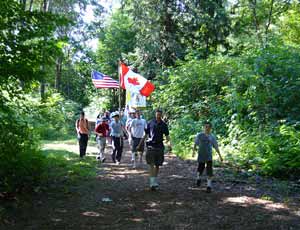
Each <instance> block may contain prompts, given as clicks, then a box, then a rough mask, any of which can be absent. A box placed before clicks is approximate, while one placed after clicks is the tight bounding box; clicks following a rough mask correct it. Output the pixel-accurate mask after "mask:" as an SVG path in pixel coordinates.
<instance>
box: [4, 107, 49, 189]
mask: <svg viewBox="0 0 300 230" xmlns="http://www.w3.org/2000/svg"><path fill="white" fill-rule="evenodd" d="M0 129H1V130H2V132H1V133H0V140H1V141H0V149H1V152H0V177H1V182H0V185H1V186H0V187H1V190H3V191H6V192H15V191H17V190H20V189H24V188H30V187H32V186H33V185H34V184H36V183H38V181H39V180H40V179H41V175H42V171H43V168H44V159H45V158H44V156H43V155H42V154H40V152H39V150H38V144H39V142H38V139H37V135H36V133H35V132H34V130H33V127H32V126H30V124H29V122H28V116H26V114H24V113H22V112H20V110H19V109H16V108H13V107H10V108H8V107H2V108H1V110H0Z"/></svg>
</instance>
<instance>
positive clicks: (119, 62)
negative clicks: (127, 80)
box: [118, 60, 121, 114]
mask: <svg viewBox="0 0 300 230" xmlns="http://www.w3.org/2000/svg"><path fill="white" fill-rule="evenodd" d="M120 64H121V61H120V60H119V61H118V75H119V114H121V76H120V73H121V71H120Z"/></svg>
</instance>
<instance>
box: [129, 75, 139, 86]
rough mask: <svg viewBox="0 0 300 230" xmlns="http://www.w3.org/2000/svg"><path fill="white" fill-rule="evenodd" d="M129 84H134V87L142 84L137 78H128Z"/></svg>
mask: <svg viewBox="0 0 300 230" xmlns="http://www.w3.org/2000/svg"><path fill="white" fill-rule="evenodd" d="M128 83H130V84H133V85H139V84H140V83H139V81H138V79H137V78H136V77H134V78H130V77H129V78H128Z"/></svg>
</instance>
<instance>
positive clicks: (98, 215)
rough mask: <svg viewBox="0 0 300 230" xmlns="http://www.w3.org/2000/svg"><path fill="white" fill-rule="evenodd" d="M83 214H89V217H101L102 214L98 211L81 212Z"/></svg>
mask: <svg viewBox="0 0 300 230" xmlns="http://www.w3.org/2000/svg"><path fill="white" fill-rule="evenodd" d="M81 214H82V215H83V216H89V217H100V216H102V215H101V214H100V213H98V212H83V213H81Z"/></svg>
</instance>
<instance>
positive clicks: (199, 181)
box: [196, 179, 201, 187]
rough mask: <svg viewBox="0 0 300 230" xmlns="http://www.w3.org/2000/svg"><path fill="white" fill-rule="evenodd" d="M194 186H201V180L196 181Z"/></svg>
mask: <svg viewBox="0 0 300 230" xmlns="http://www.w3.org/2000/svg"><path fill="white" fill-rule="evenodd" d="M196 185H197V187H200V186H201V179H197V181H196Z"/></svg>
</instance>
